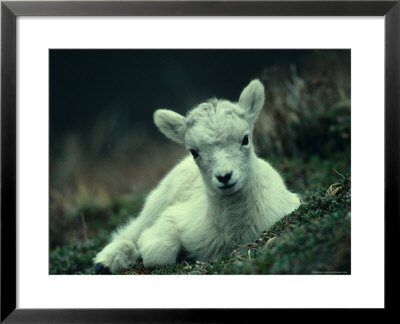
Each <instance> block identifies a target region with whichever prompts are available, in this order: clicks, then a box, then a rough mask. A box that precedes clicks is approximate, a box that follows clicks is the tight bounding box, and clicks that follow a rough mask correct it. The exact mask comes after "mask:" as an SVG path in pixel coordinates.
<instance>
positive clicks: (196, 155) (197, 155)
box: [190, 150, 199, 158]
mask: <svg viewBox="0 0 400 324" xmlns="http://www.w3.org/2000/svg"><path fill="white" fill-rule="evenodd" d="M190 153H192V155H193V157H194V158H198V157H199V153H197V151H195V150H190Z"/></svg>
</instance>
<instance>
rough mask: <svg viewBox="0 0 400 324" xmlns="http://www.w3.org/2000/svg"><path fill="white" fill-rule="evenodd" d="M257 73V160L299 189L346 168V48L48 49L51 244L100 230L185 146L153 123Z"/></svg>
mask: <svg viewBox="0 0 400 324" xmlns="http://www.w3.org/2000/svg"><path fill="white" fill-rule="evenodd" d="M254 78H259V79H260V80H261V81H262V82H263V83H264V85H265V86H266V98H267V99H266V104H265V107H264V109H263V112H262V114H261V116H260V119H259V121H258V123H257V125H256V128H255V143H256V146H257V151H258V153H259V155H260V156H261V157H263V158H265V159H267V160H269V161H270V162H271V163H272V164H273V165H274V166H275V167H276V168H277V169H278V170H279V171H280V172H281V173H282V175H283V177H284V178H285V179H286V182H287V184H288V186H289V188H290V189H291V190H293V191H297V192H298V193H300V194H305V193H307V192H310V191H313V190H316V189H318V188H320V187H324V186H329V185H330V184H331V183H333V181H334V180H335V179H336V178H337V176H338V174H344V173H349V172H350V50H50V126H49V127H50V248H51V249H52V248H55V247H57V246H62V245H65V244H69V243H71V242H79V241H87V240H89V239H91V238H93V237H95V236H101V235H106V234H105V233H107V235H108V234H109V232H110V230H111V229H114V228H115V226H117V225H118V224H120V223H121V221H123V220H126V219H127V218H128V217H129V216H130V215H134V214H135V213H137V212H138V211H139V210H140V208H141V206H142V204H143V199H144V197H145V195H146V194H147V193H148V192H149V190H151V189H152V188H153V187H154V186H155V184H156V183H157V182H158V180H159V179H160V178H161V177H162V176H163V175H164V174H165V173H166V172H167V171H168V170H169V169H170V168H171V167H172V166H173V165H174V164H176V163H177V162H178V161H179V160H180V159H181V158H182V157H183V156H184V155H185V154H186V153H185V150H184V148H183V147H180V146H179V145H177V144H174V143H170V142H169V141H168V140H166V139H165V138H164V137H163V136H162V135H161V134H160V133H159V132H158V131H157V129H156V127H155V125H154V124H153V120H152V115H153V112H154V111H155V110H156V109H158V108H167V109H172V110H175V111H177V112H180V113H182V114H183V113H185V112H186V111H188V110H189V109H191V108H192V107H194V106H195V105H197V104H199V103H201V102H202V101H204V100H207V99H208V98H210V97H218V98H225V99H229V100H231V101H236V100H238V97H239V95H240V93H241V91H242V89H243V87H244V86H246V85H247V84H248V82H250V81H251V80H252V79H254Z"/></svg>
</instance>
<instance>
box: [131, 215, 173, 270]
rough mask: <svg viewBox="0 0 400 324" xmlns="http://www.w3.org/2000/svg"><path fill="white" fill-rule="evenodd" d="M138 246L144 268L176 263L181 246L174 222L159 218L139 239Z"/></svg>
mask: <svg viewBox="0 0 400 324" xmlns="http://www.w3.org/2000/svg"><path fill="white" fill-rule="evenodd" d="M138 246H139V249H140V253H141V255H142V258H143V265H144V266H145V267H146V268H154V267H156V266H164V265H167V264H174V263H176V258H177V256H178V253H179V251H180V249H181V244H180V241H179V238H178V233H177V228H176V225H175V222H173V220H171V219H168V218H167V217H164V215H162V216H160V218H159V219H158V220H157V222H156V223H155V224H154V225H153V226H152V227H150V228H148V229H146V230H145V231H144V232H143V234H142V235H141V236H140V237H139V241H138Z"/></svg>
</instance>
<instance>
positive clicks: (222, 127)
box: [154, 80, 264, 195]
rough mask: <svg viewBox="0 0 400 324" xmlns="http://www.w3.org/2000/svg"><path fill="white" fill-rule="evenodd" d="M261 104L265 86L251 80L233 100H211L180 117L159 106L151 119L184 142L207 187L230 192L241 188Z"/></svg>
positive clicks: (250, 159)
mask: <svg viewBox="0 0 400 324" xmlns="http://www.w3.org/2000/svg"><path fill="white" fill-rule="evenodd" d="M263 105H264V87H263V85H262V84H261V82H260V81H259V80H253V81H252V82H250V84H249V85H248V86H247V87H245V88H244V90H243V92H242V93H241V95H240V98H239V101H238V102H236V103H233V102H230V101H227V100H217V99H210V100H209V101H207V102H205V103H202V104H200V105H198V106H197V107H195V108H194V109H193V110H191V111H190V112H189V113H188V114H187V116H186V117H183V116H181V115H179V114H177V113H175V112H173V111H171V110H165V109H160V110H157V111H156V112H155V114H154V122H155V124H156V125H157V126H158V128H159V129H160V130H161V132H162V133H163V134H164V135H165V136H167V137H168V138H170V139H172V140H173V141H175V142H178V143H183V144H185V146H186V148H187V149H188V151H190V153H191V154H192V155H193V158H194V160H195V162H196V164H197V165H198V167H199V169H200V171H201V174H202V176H203V179H204V181H205V183H206V185H207V186H208V188H209V189H210V190H212V191H213V192H214V193H217V194H222V195H230V194H232V193H235V192H237V191H239V190H241V189H242V188H243V186H244V185H245V184H246V183H247V181H248V178H249V174H250V172H251V165H252V159H255V153H254V148H253V143H252V131H253V128H254V123H255V122H256V120H257V118H258V115H259V113H260V111H261V109H262V107H263Z"/></svg>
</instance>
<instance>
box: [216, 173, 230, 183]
mask: <svg viewBox="0 0 400 324" xmlns="http://www.w3.org/2000/svg"><path fill="white" fill-rule="evenodd" d="M231 176H232V171H231V172H229V173H225V175H223V176H221V175H217V176H215V177H216V178H217V179H218V181H219V182H222V183H224V184H227V183H228V181H229V180H230V179H231Z"/></svg>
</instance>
